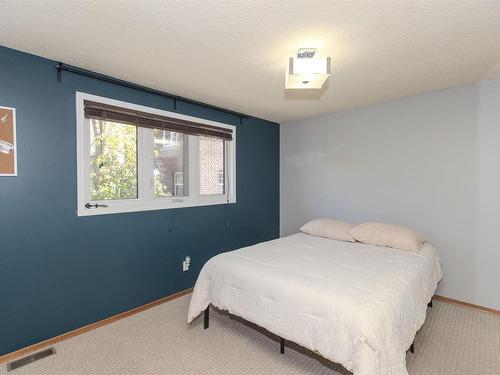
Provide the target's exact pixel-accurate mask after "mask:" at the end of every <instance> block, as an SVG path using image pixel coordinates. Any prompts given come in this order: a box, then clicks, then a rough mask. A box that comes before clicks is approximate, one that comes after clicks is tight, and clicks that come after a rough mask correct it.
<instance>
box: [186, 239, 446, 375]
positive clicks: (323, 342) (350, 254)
mask: <svg viewBox="0 0 500 375" xmlns="http://www.w3.org/2000/svg"><path fill="white" fill-rule="evenodd" d="M441 277H442V272H441V267H440V263H439V256H438V253H437V251H436V249H435V248H434V247H433V246H432V245H430V244H429V243H425V244H424V245H423V246H422V247H421V248H420V250H418V251H406V250H399V249H393V248H386V247H379V246H372V245H366V244H362V243H359V242H355V243H352V242H345V241H337V240H332V239H328V238H322V237H315V236H311V235H308V234H305V233H297V234H294V235H291V236H288V237H283V238H280V239H276V240H273V241H268V242H263V243H260V244H257V245H253V246H249V247H245V248H242V249H239V250H235V251H231V252H227V253H222V254H219V255H217V256H215V257H213V258H212V259H210V260H209V261H208V262H207V263H206V264H205V266H204V267H203V269H202V270H201V272H200V275H199V276H198V280H197V282H196V285H195V288H194V290H193V295H192V297H191V302H190V305H189V310H188V322H191V321H192V320H193V319H194V318H196V317H197V316H198V315H199V314H200V313H201V312H203V311H205V309H207V311H208V306H209V305H210V304H212V305H213V306H215V307H217V308H219V309H222V310H226V311H228V312H229V313H231V314H234V315H236V316H239V317H241V318H243V319H245V320H247V321H249V322H252V323H255V324H257V325H259V326H261V327H263V328H265V329H267V330H268V331H270V332H272V333H274V334H276V335H278V336H280V337H281V338H283V339H286V340H290V341H293V342H295V343H297V344H299V345H302V346H304V347H306V348H308V349H310V350H312V351H315V352H317V353H319V354H320V355H322V356H323V357H325V358H327V359H329V360H331V361H333V362H336V363H340V364H342V365H343V366H344V367H345V368H346V369H348V370H350V371H352V372H354V374H355V375H385V374H397V375H400V374H407V373H408V372H407V370H406V351H407V350H408V349H409V348H410V346H411V345H412V343H413V340H414V338H415V334H416V332H417V331H418V330H419V329H420V327H421V326H422V324H423V323H424V321H425V317H426V311H427V305H428V303H429V302H430V301H432V296H433V294H434V291H435V289H436V287H437V284H438V282H439V280H440V279H441ZM205 318H206V319H208V315H207V314H206V316H205ZM205 324H208V321H206V322H205ZM282 345H283V344H282ZM282 350H283V346H282Z"/></svg>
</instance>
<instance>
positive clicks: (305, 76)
mask: <svg viewBox="0 0 500 375" xmlns="http://www.w3.org/2000/svg"><path fill="white" fill-rule="evenodd" d="M330 66H331V59H330V57H323V58H321V57H316V48H300V49H299V50H298V51H297V56H296V57H290V59H289V60H288V68H287V71H286V77H285V89H287V90H288V89H320V88H322V87H323V84H324V83H325V82H326V80H327V79H328V77H330V70H331V67H330Z"/></svg>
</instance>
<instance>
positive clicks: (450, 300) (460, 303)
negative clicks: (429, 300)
mask: <svg viewBox="0 0 500 375" xmlns="http://www.w3.org/2000/svg"><path fill="white" fill-rule="evenodd" d="M434 299H435V300H436V301H441V302H446V303H451V304H453V305H458V306H463V307H467V308H469V309H476V310H481V311H486V312H489V313H492V314H497V315H500V310H495V309H492V308H491V307H484V306H480V305H474V304H473V303H469V302H464V301H460V300H458V299H453V298H448V297H443V296H439V295H437V294H436V295H434Z"/></svg>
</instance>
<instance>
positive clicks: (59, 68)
mask: <svg viewBox="0 0 500 375" xmlns="http://www.w3.org/2000/svg"><path fill="white" fill-rule="evenodd" d="M56 69H57V82H61V75H62V74H61V73H62V62H58V63H57V65H56Z"/></svg>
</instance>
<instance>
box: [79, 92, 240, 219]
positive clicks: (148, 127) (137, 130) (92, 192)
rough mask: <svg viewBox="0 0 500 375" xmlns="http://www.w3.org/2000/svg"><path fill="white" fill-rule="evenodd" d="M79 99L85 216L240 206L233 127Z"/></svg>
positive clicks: (81, 199)
mask: <svg viewBox="0 0 500 375" xmlns="http://www.w3.org/2000/svg"><path fill="white" fill-rule="evenodd" d="M76 99H77V102H76V104H77V157H78V215H79V216H86V215H99V214H109V213H119V212H131V211H145V210H157V209H168V208H178V207H192V206H203V205H212V204H225V203H234V202H236V195H235V186H236V185H235V176H236V163H235V155H236V154H235V144H236V129H235V127H234V126H231V125H227V124H222V123H217V122H213V121H207V120H203V119H199V118H194V117H190V116H184V115H180V114H177V113H172V112H167V111H162V110H158V109H154V108H148V107H143V106H139V105H134V104H129V103H124V102H120V101H116V100H112V99H107V98H102V97H98V96H94V95H89V94H83V93H77V95H76Z"/></svg>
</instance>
